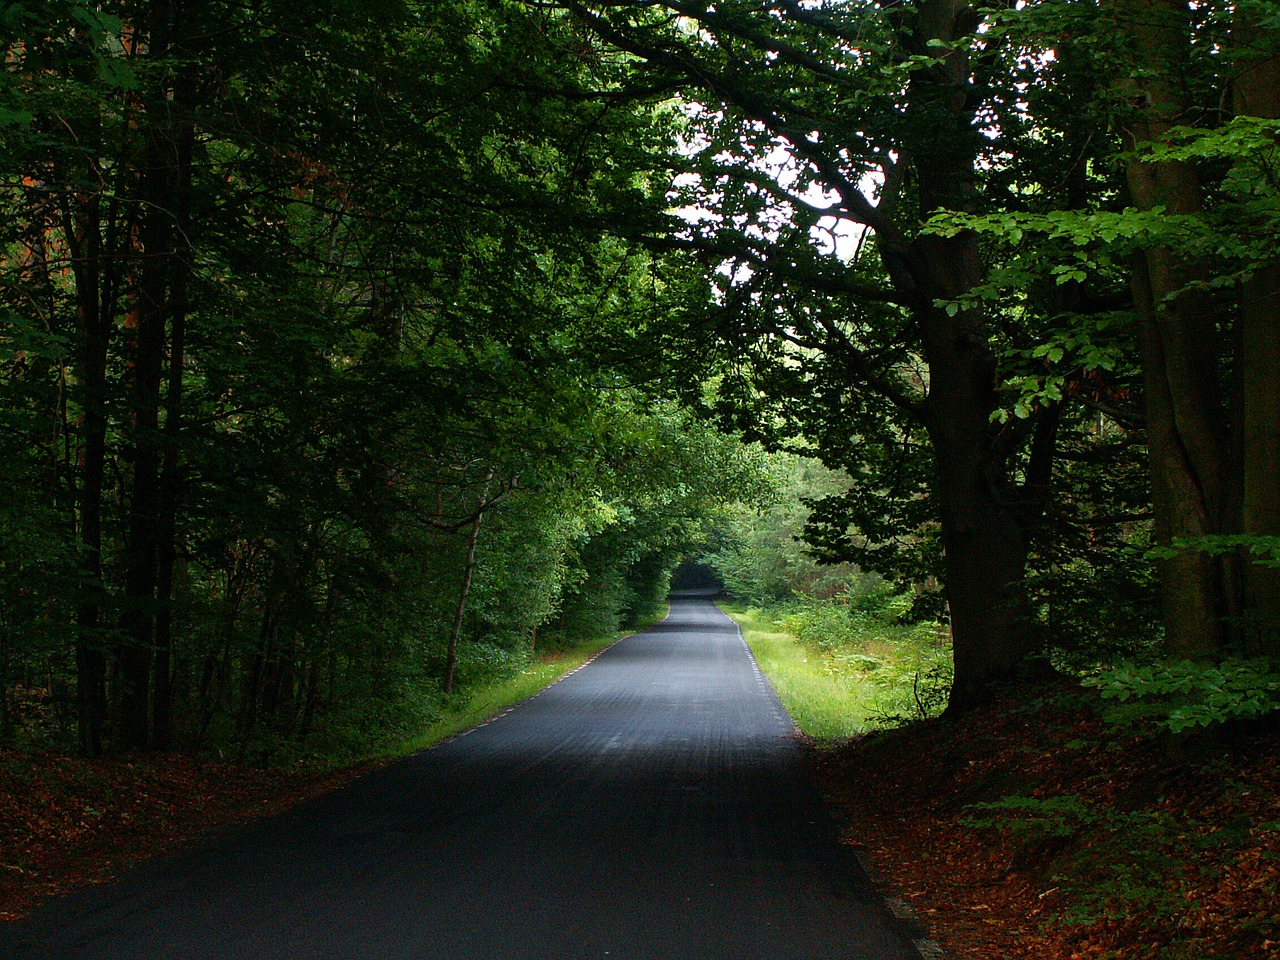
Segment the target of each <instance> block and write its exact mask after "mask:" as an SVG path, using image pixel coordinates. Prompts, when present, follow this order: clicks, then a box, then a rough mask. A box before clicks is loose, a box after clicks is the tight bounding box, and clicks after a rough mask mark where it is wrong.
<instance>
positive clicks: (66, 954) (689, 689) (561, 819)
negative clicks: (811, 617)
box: [0, 597, 918, 960]
mask: <svg viewBox="0 0 1280 960" xmlns="http://www.w3.org/2000/svg"><path fill="white" fill-rule="evenodd" d="M0 937H3V938H5V939H0V958H5V960H8V958H10V957H12V958H14V960H35V958H42V960H44V958H48V960H54V958H57V960H74V958H93V960H108V958H110V960H115V958H131V960H132V958H138V960H141V958H146V960H204V958H208V960H240V958H250V957H253V958H279V960H311V958H315V960H320V958H325V960H330V958H331V960H375V958H386V960H544V958H545V960H573V958H588V957H589V958H595V960H602V958H609V960H623V958H626V960H684V958H690V960H693V958H697V960H757V958H758V960H790V958H794V960H828V958H829V960H835V958H842V960H844V958H848V960H854V958H856V960H916V958H917V957H918V954H917V953H916V952H915V951H914V950H913V949H912V947H911V946H910V945H909V942H908V941H907V940H906V938H905V937H904V936H903V935H902V934H901V933H899V932H898V931H897V930H896V929H895V927H894V924H893V923H892V922H891V921H890V920H888V919H887V914H886V913H885V912H884V911H883V909H882V908H881V907H880V906H879V905H878V903H877V900H876V898H875V896H874V894H873V893H872V891H871V889H870V887H869V885H868V884H867V882H866V880H865V878H864V877H863V876H862V875H861V873H860V871H859V870H858V867H857V864H856V861H855V860H854V859H853V858H852V856H851V855H850V854H849V852H848V850H847V848H842V847H841V846H840V845H839V844H838V843H837V842H836V839H835V831H834V829H833V827H832V825H831V823H830V822H829V820H828V818H827V816H826V814H825V812H824V811H823V809H822V806H821V804H820V802H819V800H818V798H817V796H816V794H815V793H814V792H813V790H812V787H811V786H810V785H809V783H808V781H807V780H806V779H805V776H804V774H803V771H802V765H801V759H800V755H799V751H798V749H797V746H796V742H795V739H794V730H793V727H792V724H791V721H790V720H789V718H788V717H787V715H786V714H785V712H784V711H783V709H782V707H781V705H780V704H779V702H778V700H777V697H776V696H775V695H774V693H773V690H772V689H771V688H770V686H769V684H768V683H767V681H766V680H765V679H764V678H763V677H762V676H761V674H760V672H759V670H758V669H757V667H756V665H755V662H754V660H753V659H752V658H751V655H750V653H749V651H748V649H747V647H746V644H745V643H743V641H742V639H741V636H740V635H739V633H738V631H737V628H736V627H735V626H734V625H733V623H732V622H731V621H730V620H729V619H728V618H727V617H725V616H724V615H723V614H721V613H720V612H719V611H718V610H716V609H715V607H714V606H713V605H712V604H711V603H710V602H709V601H707V600H703V599H695V598H680V597H677V598H674V599H673V601H672V609H671V615H670V616H669V617H668V618H667V620H666V621H664V622H663V623H662V624H660V625H658V626H657V627H655V628H654V629H652V630H650V631H648V632H646V633H643V634H640V635H638V636H635V637H631V638H629V639H627V640H624V641H622V642H621V643H618V644H616V645H614V646H613V647H611V648H609V649H608V650H607V651H605V652H604V653H603V654H601V655H600V656H599V657H597V658H596V659H595V660H594V661H593V662H592V663H590V664H589V665H587V666H586V667H584V668H582V669H580V670H578V671H577V672H575V673H573V674H571V675H569V676H568V677H566V678H565V679H563V680H561V681H560V682H559V683H557V684H554V685H553V686H551V687H549V688H548V689H547V690H545V691H543V692H542V693H541V694H539V695H538V696H536V697H534V698H533V699H532V700H529V701H527V702H525V703H524V704H522V705H520V706H519V707H517V708H515V709H514V710H513V711H511V712H509V713H507V714H505V715H504V716H502V717H500V718H498V719H496V720H494V721H492V722H491V723H489V724H487V725H485V726H483V727H480V728H478V729H476V730H474V731H472V732H471V733H468V734H464V735H462V736H461V737H458V738H456V739H454V740H452V741H450V742H448V743H445V744H442V745H440V746H437V747H435V748H433V749H431V750H427V751H424V752H422V753H420V754H418V755H416V756H414V757H411V758H408V759H406V760H404V761H401V762H398V763H395V764H393V765H391V766H390V767H388V768H385V769H383V770H381V771H378V772H377V773H374V774H372V775H370V776H367V777H365V778H363V779H361V780H359V781H357V782H355V783H353V784H351V785H349V786H348V787H346V788H344V789H342V790H339V791H338V792H336V793H334V794H331V795H329V796H326V797H323V798H320V799H318V800H315V801H312V802H310V803H307V804H304V805H302V806H300V807H298V808H295V809H294V810H292V811H291V812H289V813H287V814H285V815H284V816H281V817H278V818H276V819H274V820H271V821H268V822H265V823H262V824H258V825H256V826H254V827H251V828H248V829H245V830H242V831H239V832H236V833H233V834H231V835H229V836H225V837H223V838H221V839H220V840H218V841H217V842H214V843H210V844H208V845H207V846H205V847H204V848H202V849H199V850H196V851H193V852H190V853H187V854H184V855H181V856H178V857H176V858H170V859H166V860H162V861H159V862H156V863H153V864H151V865H149V866H147V867H144V868H143V869H142V870H140V871H138V872H137V873H135V874H133V875H131V876H130V877H129V878H128V879H126V880H124V881H122V882H120V883H117V884H113V885H111V886H107V887H101V888H97V889H93V890H89V891H85V892H82V893H80V894H76V895H73V896H71V897H68V898H65V899H63V900H60V901H57V902H54V903H52V904H49V905H47V906H46V907H44V908H42V909H41V910H39V911H37V912H36V913H35V914H33V915H32V916H31V917H30V918H29V919H28V920H26V921H24V922H22V923H20V924H17V925H14V926H13V927H12V928H11V929H9V930H8V931H6V932H5V933H3V934H0ZM6 940H7V942H6Z"/></svg>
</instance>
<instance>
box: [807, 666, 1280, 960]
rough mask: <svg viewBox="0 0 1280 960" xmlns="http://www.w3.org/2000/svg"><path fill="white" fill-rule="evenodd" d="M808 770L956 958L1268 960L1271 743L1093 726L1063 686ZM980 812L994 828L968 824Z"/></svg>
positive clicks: (1272, 886) (1279, 801)
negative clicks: (1147, 734) (1163, 738)
mask: <svg viewBox="0 0 1280 960" xmlns="http://www.w3.org/2000/svg"><path fill="white" fill-rule="evenodd" d="M1241 729H1242V730H1244V728H1241ZM1179 743H1182V746H1181V747H1179V746H1178V744H1179ZM1179 750H1181V751H1182V752H1181V755H1178V753H1179ZM1171 751H1172V752H1171ZM815 766H816V770H817V773H818V776H819V778H820V780H821V782H822V783H823V785H824V787H825V789H826V790H827V792H828V794H829V795H830V796H831V797H832V798H833V799H834V800H835V801H836V802H838V803H839V804H841V805H842V806H843V807H844V808H845V811H846V813H847V815H848V820H849V823H850V827H849V829H848V834H847V838H848V841H849V842H851V843H856V844H858V845H861V846H865V847H866V848H867V849H868V850H869V852H870V853H871V854H872V859H873V860H874V862H875V863H876V864H877V868H878V870H879V872H880V873H881V874H882V875H884V876H885V878H886V879H887V880H888V881H889V882H890V883H891V885H892V886H894V887H895V888H896V891H897V893H898V895H900V896H903V897H905V898H908V899H911V900H912V901H913V902H914V903H916V904H917V905H918V908H919V912H920V913H922V914H923V915H925V916H926V917H928V918H929V924H930V928H931V932H932V935H933V936H934V937H935V938H936V939H938V940H939V941H940V942H941V943H942V944H943V946H944V947H946V948H947V950H948V951H949V952H950V954H951V955H952V956H953V957H955V958H957V960H1006V958H1007V960H1020V958H1027V960H1030V958H1033V957H1034V958H1037V960H1067V958H1077V960H1085V958H1123V960H1157V958H1159V960H1166V958H1167V960H1173V958H1185V957H1195V958H1196V960H1208V958H1223V960H1226V958H1231V960H1247V958H1274V957H1275V956H1276V955H1277V954H1276V951H1277V947H1276V943H1277V941H1280V911H1278V910H1277V908H1276V905H1277V903H1280V829H1274V828H1275V827H1277V826H1280V824H1277V823H1276V821H1277V819H1280V818H1277V809H1278V806H1280V745H1278V744H1277V737H1276V736H1275V732H1274V730H1269V729H1254V730H1252V731H1251V732H1249V731H1245V732H1244V733H1241V735H1240V736H1238V737H1236V738H1235V739H1233V740H1232V741H1231V742H1228V743H1217V742H1215V741H1213V740H1205V739H1203V738H1202V739H1200V740H1195V741H1185V742H1183V741H1179V742H1175V743H1173V744H1170V743H1163V742H1159V741H1157V740H1153V739H1147V738H1143V737H1140V736H1136V735H1130V734H1121V733H1117V731H1116V730H1115V729H1114V728H1108V727H1106V726H1104V725H1103V724H1102V723H1101V721H1100V720H1098V718H1097V714H1096V711H1095V710H1094V709H1093V708H1092V705H1091V704H1090V703H1089V701H1088V700H1086V699H1085V698H1083V697H1082V696H1081V694H1080V692H1079V691H1078V690H1076V689H1074V688H1071V687H1069V686H1065V685H1060V686H1057V687H1054V688H1049V689H1040V688H1036V689H1021V690H1018V691H1015V692H1013V693H1011V694H1010V696H1008V697H1007V698H1004V699H1002V700H1000V701H998V702H996V703H994V704H991V705H990V706H989V707H986V708H983V709H980V710H978V711H975V712H974V713H972V714H970V715H967V716H965V717H962V718H960V719H958V720H947V721H932V722H930V723H928V724H924V725H921V726H917V727H914V728H910V729H907V730H900V731H890V732H886V733H882V734H877V735H874V736H872V737H868V738H865V739H863V740H862V741H860V742H854V743H851V744H850V745H848V746H847V747H845V748H842V749H841V750H839V751H837V752H834V753H832V754H828V755H822V756H818V757H816V758H815ZM1009 798H1016V799H1017V802H1014V803H1008V802H1006V803H1004V804H1002V803H1000V801H1008V800H1009ZM1068 800H1069V801H1070V802H1069V803H1068V802H1065V801H1068ZM978 804H987V805H990V806H989V807H988V809H987V810H984V811H983V813H982V818H983V819H986V818H989V817H990V816H991V812H990V810H991V808H994V809H995V810H997V811H999V810H1003V811H1004V812H1005V813H1006V815H1007V816H1008V820H1007V821H1006V822H1005V823H1004V824H1003V827H1002V826H1001V824H1000V822H999V821H997V823H996V824H995V826H988V828H986V829H979V828H977V827H975V826H973V825H972V824H973V823H974V821H975V820H976V819H978V818H975V817H973V811H974V810H975V809H976V806H975V805H978ZM1027 808H1029V809H1030V810H1031V811H1032V812H1033V814H1034V815H1032V814H1027V813H1025V812H1024V811H1025V809H1027ZM966 821H968V822H967V823H966Z"/></svg>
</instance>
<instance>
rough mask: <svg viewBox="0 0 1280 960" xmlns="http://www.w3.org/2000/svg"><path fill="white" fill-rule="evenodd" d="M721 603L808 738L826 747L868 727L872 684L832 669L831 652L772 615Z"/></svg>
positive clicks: (873, 692) (873, 694)
mask: <svg viewBox="0 0 1280 960" xmlns="http://www.w3.org/2000/svg"><path fill="white" fill-rule="evenodd" d="M720 606H721V609H723V610H724V611H725V612H726V613H727V614H729V616H731V617H733V619H734V620H736V621H737V622H738V625H739V626H740V627H741V628H742V634H743V637H744V638H745V639H746V641H747V646H749V647H750V648H751V652H752V653H753V654H755V658H756V661H757V662H758V663H759V664H760V669H761V670H762V671H764V674H765V676H767V677H768V678H769V682H770V683H771V684H773V688H774V690H776V691H777V693H778V697H779V698H780V699H781V700H782V705H783V706H784V707H786V709H787V712H788V713H789V714H791V717H792V719H793V720H795V722H796V724H797V726H799V727H800V729H801V730H802V731H804V733H805V734H806V735H807V736H809V737H812V738H813V740H814V741H815V742H816V743H818V744H819V745H825V744H831V743H835V742H838V741H840V740H844V739H847V738H848V737H851V736H853V735H854V734H856V733H861V732H862V731H864V730H865V729H866V728H867V723H868V721H869V719H870V718H871V716H872V715H873V713H874V711H875V708H876V695H877V691H876V689H875V688H874V687H873V686H872V685H871V684H868V683H867V682H865V681H863V680H861V679H859V678H857V677H856V676H853V675H851V674H848V673H845V672H843V671H835V670H832V669H831V668H830V666H829V664H828V662H827V657H826V656H824V655H823V654H822V653H821V652H819V651H815V650H813V649H811V648H810V647H808V646H807V645H806V644H804V643H802V642H801V641H800V640H798V639H797V638H796V637H794V636H792V635H791V634H789V633H785V632H782V631H780V630H779V629H778V627H777V625H776V624H775V623H773V622H772V620H771V619H770V617H769V615H767V614H762V613H761V611H759V610H757V609H754V608H747V607H743V606H740V605H737V604H729V603H722V604H721V605H720Z"/></svg>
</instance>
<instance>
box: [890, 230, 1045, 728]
mask: <svg viewBox="0 0 1280 960" xmlns="http://www.w3.org/2000/svg"><path fill="white" fill-rule="evenodd" d="M916 248H917V249H916V254H917V262H918V264H919V266H918V269H917V270H916V271H915V273H916V277H917V282H918V283H919V284H920V285H921V288H922V291H923V293H924V296H923V297H922V298H921V299H922V300H923V303H922V304H921V306H920V307H919V308H918V309H917V313H918V315H919V316H920V317H921V326H922V329H923V333H924V340H925V352H926V356H927V359H928V361H929V397H928V400H927V402H926V420H927V426H928V429H929V435H930V439H931V440H932V442H933V448H934V458H935V463H936V469H937V478H938V498H939V504H940V508H941V510H940V513H941V521H942V541H943V549H944V550H945V552H946V555H945V558H944V560H945V564H944V569H945V571H946V591H947V600H948V603H949V606H950V611H951V634H952V646H953V658H954V668H955V678H954V681H953V684H952V689H951V696H950V698H949V700H948V704H947V709H948V711H949V712H952V713H954V712H957V711H963V710H965V709H967V708H969V707H971V706H973V705H974V704H975V703H977V702H979V701H980V700H982V699H983V697H984V696H985V695H986V688H987V687H988V686H990V684H992V683H993V682H996V681H999V680H1003V679H1006V678H1008V677H1009V676H1010V675H1011V674H1012V673H1013V672H1014V671H1015V670H1016V669H1017V667H1018V665H1019V664H1020V663H1021V662H1022V661H1023V659H1024V658H1025V657H1026V656H1027V654H1028V653H1030V652H1031V649H1032V646H1031V644H1032V636H1031V630H1030V625H1031V613H1030V607H1029V602H1028V598H1027V595H1026V589H1025V577H1026V562H1027V531H1026V525H1025V519H1024V517H1022V516H1021V515H1020V514H1019V513H1018V511H1017V510H1016V508H1015V506H1014V505H1013V504H1012V503H1010V502H1009V498H1008V497H1007V495H1006V493H1007V490H1006V479H1007V478H1006V477H1005V472H1006V470H1007V466H1006V465H1005V464H1004V463H1003V462H1001V460H1000V458H999V457H998V456H997V454H996V453H995V451H994V450H993V446H992V428H991V412H992V410H993V409H994V408H995V376H996V370H995V361H994V358H993V357H992V354H991V349H990V346H989V345H988V343H987V341H986V339H985V338H984V337H983V336H981V333H980V330H979V329H978V327H979V325H980V323H981V317H980V316H977V315H976V314H975V313H974V312H972V311H964V310H962V311H958V312H957V313H956V314H955V316H948V315H947V313H946V311H944V310H941V309H939V308H937V307H935V306H933V300H935V299H953V298H955V297H957V296H959V295H960V294H961V293H963V292H964V291H967V290H969V289H971V288H972V286H973V285H974V283H976V282H977V277H978V273H979V271H980V270H981V267H980V264H979V261H978V256H977V245H976V241H975V239H974V238H973V237H968V236H960V237H955V238H949V239H942V238H922V240H918V241H917V242H916Z"/></svg>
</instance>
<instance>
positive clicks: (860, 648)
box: [723, 591, 951, 744]
mask: <svg viewBox="0 0 1280 960" xmlns="http://www.w3.org/2000/svg"><path fill="white" fill-rule="evenodd" d="M723 606H724V608H725V610H726V611H727V612H728V613H729V614H730V616H732V617H734V619H735V620H737V621H738V623H739V625H740V626H741V627H742V629H743V634H744V636H745V638H746V640H747V643H748V645H749V646H750V647H751V649H752V652H753V653H754V654H755V657H756V660H757V661H758V662H759V663H760V668H761V669H762V670H763V671H764V673H765V674H766V675H767V676H768V677H769V680H770V682H771V683H772V684H773V686H774V689H775V690H776V691H777V693H778V696H779V697H780V698H781V699H782V702H783V704H784V705H785V706H786V708H787V710H788V712H790V713H791V716H792V718H793V719H794V720H795V721H796V723H797V725H798V726H799V727H800V729H801V730H802V731H804V733H805V734H806V735H807V736H809V737H811V738H812V739H813V740H814V741H815V742H817V743H819V744H830V743H835V742H838V741H840V740H843V739H846V738H848V737H850V736H853V735H855V734H858V733H862V732H865V731H866V730H868V729H871V728H873V727H878V726H897V725H900V724H902V723H905V722H909V721H911V720H917V719H923V718H925V717H931V716H936V715H937V714H939V713H941V711H942V709H943V707H944V706H945V705H946V698H947V692H948V690H949V689H950V685H951V646H950V642H949V639H948V637H947V634H946V631H945V629H944V628H943V627H941V626H940V625H939V624H938V623H937V622H936V621H931V620H930V621H919V620H912V619H911V617H910V610H911V599H910V598H909V597H905V596H901V595H895V594H893V593H891V592H888V591H877V592H875V593H870V594H867V595H865V596H860V597H855V598H849V597H836V598H832V599H823V600H818V599H813V598H808V597H804V598H796V599H793V600H789V601H786V602H784V603H780V604H774V605H770V606H767V607H744V606H741V605H735V604H724V605H723Z"/></svg>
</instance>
